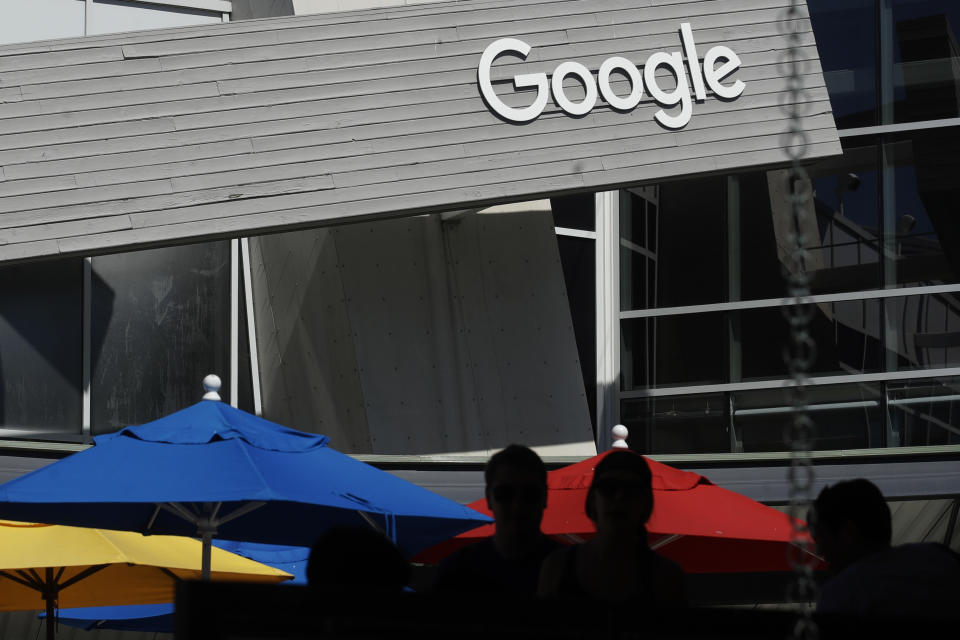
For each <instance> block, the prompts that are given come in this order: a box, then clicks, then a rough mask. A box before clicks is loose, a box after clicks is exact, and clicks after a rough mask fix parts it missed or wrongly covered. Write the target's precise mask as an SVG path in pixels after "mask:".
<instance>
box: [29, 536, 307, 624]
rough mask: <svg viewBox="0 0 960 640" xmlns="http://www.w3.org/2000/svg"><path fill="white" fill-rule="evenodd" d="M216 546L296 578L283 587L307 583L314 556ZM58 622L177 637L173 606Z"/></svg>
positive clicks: (106, 611) (303, 550) (88, 613)
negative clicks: (308, 565)
mask: <svg viewBox="0 0 960 640" xmlns="http://www.w3.org/2000/svg"><path fill="white" fill-rule="evenodd" d="M214 546H216V547H220V548H221V549H224V550H226V551H229V552H231V553H236V554H239V555H241V556H244V557H246V558H250V559H251V560H256V561H257V562H262V563H263V564H268V565H270V566H272V567H274V568H275V569H280V570H282V571H286V572H287V573H289V574H290V575H292V576H293V579H292V580H289V581H287V582H283V583H281V585H288V584H301V585H302V584H306V583H307V559H308V558H309V555H310V549H309V548H307V547H285V546H279V545H272V544H257V543H251V542H235V541H232V540H218V541H216V542H215V543H214ZM40 617H41V618H45V617H46V614H41V615H40ZM57 619H58V620H59V622H60V623H61V624H65V625H68V626H71V627H76V628H78V629H84V630H86V631H90V630H93V629H114V630H117V631H153V632H158V633H173V604H172V603H170V604H145V605H126V606H121V607H82V608H78V609H60V611H59V612H58V615H57Z"/></svg>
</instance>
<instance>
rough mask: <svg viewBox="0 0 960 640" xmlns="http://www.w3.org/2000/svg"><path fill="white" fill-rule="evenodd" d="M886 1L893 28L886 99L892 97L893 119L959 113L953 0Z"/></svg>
mask: <svg viewBox="0 0 960 640" xmlns="http://www.w3.org/2000/svg"><path fill="white" fill-rule="evenodd" d="M891 4H892V19H891V22H890V30H891V31H892V33H889V34H887V35H888V37H889V38H890V39H891V41H892V50H893V73H892V76H893V88H892V92H891V94H892V95H890V96H889V98H888V100H889V99H892V100H893V105H892V111H893V121H894V122H915V121H918V120H933V119H936V118H956V117H957V116H960V45H958V43H957V35H958V34H960V4H958V3H957V2H956V1H955V0H892V3H891ZM882 24H884V23H882ZM888 110H889V109H888ZM887 120H888V119H887Z"/></svg>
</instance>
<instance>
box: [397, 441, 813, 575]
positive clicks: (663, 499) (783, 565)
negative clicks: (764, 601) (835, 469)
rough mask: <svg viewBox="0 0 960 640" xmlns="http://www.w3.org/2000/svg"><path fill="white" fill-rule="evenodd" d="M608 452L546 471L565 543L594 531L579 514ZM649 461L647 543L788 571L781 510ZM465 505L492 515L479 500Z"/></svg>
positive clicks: (436, 554) (717, 566)
mask: <svg viewBox="0 0 960 640" xmlns="http://www.w3.org/2000/svg"><path fill="white" fill-rule="evenodd" d="M608 453H609V452H606V453H602V454H600V455H597V456H594V457H592V458H588V459H586V460H583V461H582V462H578V463H576V464H573V465H570V466H568V467H563V468H562V469H557V470H555V471H551V472H550V473H548V474H547V509H546V511H545V512H544V514H543V524H542V529H543V532H544V533H545V534H547V535H549V536H552V537H554V538H556V539H558V540H561V541H563V542H568V543H576V542H583V541H585V540H588V539H590V538H591V537H593V535H594V534H595V533H596V529H595V528H594V526H593V523H592V522H591V521H590V519H589V518H588V517H587V515H586V513H585V512H584V503H585V501H586V497H587V490H588V489H589V487H590V481H591V480H592V479H593V470H594V468H595V467H596V466H597V463H598V462H599V461H600V460H601V459H602V458H603V457H604V456H605V455H607V454H608ZM647 462H648V463H649V465H650V471H651V473H652V475H653V505H654V506H653V514H652V515H651V517H650V521H649V522H648V523H647V532H648V534H649V542H650V546H651V548H653V549H655V550H656V551H657V552H658V553H660V554H661V555H663V556H665V557H667V558H670V559H672V560H674V561H676V562H677V563H678V564H680V566H681V567H683V569H684V571H686V572H687V573H725V572H755V571H788V570H790V566H789V564H788V562H787V552H788V548H789V546H790V544H791V538H792V535H793V531H792V527H791V525H790V520H789V518H788V516H787V515H786V514H784V513H781V512H780V511H777V510H776V509H772V508H770V507H768V506H765V505H763V504H760V503H759V502H757V501H755V500H751V499H750V498H748V497H746V496H744V495H741V494H739V493H736V492H734V491H729V490H727V489H723V488H721V487H718V486H716V485H714V484H713V483H711V482H710V481H709V480H708V479H707V478H705V477H703V476H701V475H700V474H698V473H693V472H692V471H681V470H680V469H675V468H673V467H670V466H667V465H665V464H662V463H660V462H657V461H655V460H651V459H650V458H647ZM468 506H470V507H471V508H472V509H476V510H477V511H480V512H482V513H486V514H490V510H489V509H488V508H487V501H486V499H484V498H481V499H480V500H477V501H476V502H472V503H470V505H468ZM491 515H492V514H491ZM493 531H494V525H492V524H490V525H484V526H482V527H478V528H476V529H472V530H470V531H467V532H465V533H462V534H460V535H458V536H457V537H455V538H452V539H451V540H448V541H446V542H443V543H441V544H439V545H436V546H434V547H431V548H430V549H428V550H426V551H424V552H423V553H421V554H420V555H419V556H417V557H416V558H415V560H417V561H421V562H437V561H439V560H441V559H442V558H444V557H446V556H447V555H449V554H450V553H452V552H453V551H455V550H456V549H458V548H459V547H462V546H464V545H466V544H469V543H471V542H474V541H476V540H479V539H481V538H485V537H488V536H491V535H493ZM821 564H822V563H821ZM824 566H825V565H822V566H817V567H815V568H823V567H824Z"/></svg>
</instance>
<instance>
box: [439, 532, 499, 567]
mask: <svg viewBox="0 0 960 640" xmlns="http://www.w3.org/2000/svg"><path fill="white" fill-rule="evenodd" d="M491 555H496V547H494V545H493V538H492V537H491V538H484V539H483V540H480V541H478V542H472V543H470V544H468V545H467V546H465V547H461V548H459V549H457V550H456V551H454V552H453V553H452V554H450V555H449V556H447V557H446V558H444V559H443V560H442V561H441V562H440V568H441V569H442V568H443V567H444V566H447V567H450V566H456V565H461V564H471V563H473V562H476V561H478V560H480V561H482V560H483V559H484V558H489V557H490V556H491Z"/></svg>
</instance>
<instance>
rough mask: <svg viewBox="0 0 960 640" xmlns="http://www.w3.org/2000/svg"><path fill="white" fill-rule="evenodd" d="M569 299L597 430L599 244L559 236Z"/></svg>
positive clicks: (584, 383) (578, 350)
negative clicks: (597, 246) (597, 256)
mask: <svg viewBox="0 0 960 640" xmlns="http://www.w3.org/2000/svg"><path fill="white" fill-rule="evenodd" d="M557 248H558V249H559V250H560V264H561V265H562V267H563V280H564V283H565V284H566V287H567V301H568V302H569V304H570V316H571V318H572V320H573V332H574V335H575V336H576V338H577V355H578V357H579V358H580V371H581V372H582V374H583V386H584V389H585V391H586V396H587V406H588V407H589V409H590V419H591V420H592V421H593V422H594V430H596V424H595V423H596V420H597V355H596V354H597V347H596V344H597V313H596V300H597V294H596V288H597V280H596V275H595V272H596V254H595V252H596V243H595V242H594V241H593V240H588V239H585V238H571V237H568V236H557Z"/></svg>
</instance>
